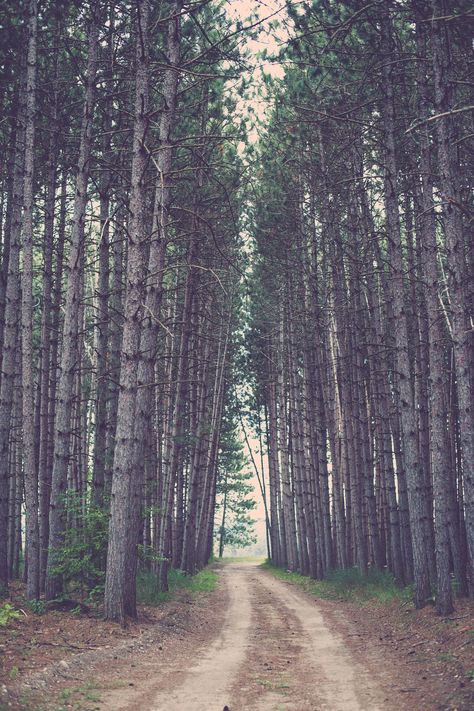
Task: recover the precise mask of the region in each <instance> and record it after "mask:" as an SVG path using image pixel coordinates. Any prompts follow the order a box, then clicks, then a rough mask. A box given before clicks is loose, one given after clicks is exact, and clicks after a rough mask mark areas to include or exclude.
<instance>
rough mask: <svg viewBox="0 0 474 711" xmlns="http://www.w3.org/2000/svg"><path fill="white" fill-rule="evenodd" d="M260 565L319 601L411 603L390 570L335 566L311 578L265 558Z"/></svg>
mask: <svg viewBox="0 0 474 711" xmlns="http://www.w3.org/2000/svg"><path fill="white" fill-rule="evenodd" d="M262 567H264V568H266V569H267V570H270V571H271V572H272V573H273V575H275V576H276V577H277V578H280V579H281V580H286V581H288V582H290V583H293V584H294V585H298V586H299V587H301V588H303V590H304V591H305V592H307V593H309V594H310V595H313V596H314V597H319V598H321V599H323V600H346V601H352V602H358V603H360V604H364V603H367V602H375V603H378V604H381V605H384V604H388V603H390V602H393V601H398V602H400V603H403V604H410V602H411V597H412V590H411V587H404V588H400V587H398V586H397V585H395V582H394V579H393V577H392V575H391V574H390V573H388V572H385V571H381V570H376V569H374V568H372V569H370V570H369V572H368V574H367V575H363V573H362V572H361V571H360V570H359V568H348V569H341V568H338V569H336V570H331V571H329V572H328V573H327V575H326V577H325V579H324V580H313V578H309V577H308V576H306V575H300V573H292V572H290V571H289V570H285V569H283V568H278V567H277V566H275V565H273V564H272V563H270V562H269V561H266V562H265V563H264V564H263V566H262Z"/></svg>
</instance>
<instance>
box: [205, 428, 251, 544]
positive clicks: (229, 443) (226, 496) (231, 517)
mask: <svg viewBox="0 0 474 711" xmlns="http://www.w3.org/2000/svg"><path fill="white" fill-rule="evenodd" d="M246 467H247V459H246V457H245V454H244V452H243V445H242V443H241V441H240V440H239V436H238V431H237V428H236V426H235V424H234V423H233V422H232V421H230V422H229V421H227V422H225V424H224V432H223V434H222V440H221V449H220V452H219V460H218V474H217V476H218V478H217V491H216V494H217V500H216V522H215V538H216V540H217V541H218V545H219V558H222V556H223V555H224V549H225V548H226V547H227V546H232V547H234V548H246V547H247V546H250V545H252V544H253V543H256V541H257V539H256V536H255V532H254V526H255V520H254V519H253V518H252V516H251V515H250V512H251V511H253V510H254V509H255V507H256V505H257V504H256V502H255V500H254V499H252V498H251V495H252V493H253V491H254V487H253V486H252V484H251V483H250V480H251V479H252V473H251V472H250V471H246Z"/></svg>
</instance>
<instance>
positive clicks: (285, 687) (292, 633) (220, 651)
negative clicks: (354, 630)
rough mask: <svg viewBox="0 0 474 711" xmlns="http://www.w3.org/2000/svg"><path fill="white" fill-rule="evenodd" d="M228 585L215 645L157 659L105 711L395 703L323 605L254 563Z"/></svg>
mask: <svg viewBox="0 0 474 711" xmlns="http://www.w3.org/2000/svg"><path fill="white" fill-rule="evenodd" d="M222 582H223V586H224V590H223V594H224V595H228V604H227V610H226V614H225V617H224V620H223V621H222V625H221V626H220V629H219V630H218V633H217V635H216V636H215V638H214V639H213V640H212V641H211V642H210V644H209V645H208V646H207V647H206V648H205V649H201V650H199V649H198V650H196V652H195V654H193V655H192V656H190V658H189V659H187V664H186V665H183V664H182V665H181V666H180V668H179V669H176V668H175V667H174V664H173V663H172V664H170V665H169V664H166V663H165V664H163V663H162V660H160V661H158V660H156V664H157V668H156V670H155V674H152V673H150V674H149V675H148V680H147V681H146V682H145V683H143V681H142V683H141V684H140V685H139V687H138V688H139V690H131V691H129V690H126V691H125V690H124V689H120V690H117V691H115V692H114V693H112V694H109V695H108V696H104V697H103V703H102V704H101V706H100V708H101V709H102V710H103V711H133V710H134V709H138V708H139V709H141V710H143V711H165V710H166V711H211V710H212V709H215V711H222V709H223V708H224V706H225V705H227V706H228V708H229V710H230V711H244V710H245V709H248V710H250V709H252V710H255V711H274V710H275V711H277V710H279V709H292V710H294V711H316V710H319V711H329V710H331V711H367V710H369V709H371V710H373V711H377V710H378V709H389V708H390V707H391V706H390V705H389V703H388V698H387V696H386V694H384V691H383V690H382V688H381V687H379V685H378V683H377V679H376V678H374V676H373V671H372V670H370V671H369V668H368V667H364V666H363V665H361V664H360V663H359V662H358V661H357V660H356V659H355V658H354V657H353V656H352V655H351V653H350V652H349V651H348V650H347V648H346V647H345V645H344V641H343V639H342V638H341V637H340V636H339V635H338V634H337V633H335V632H334V631H332V630H331V629H330V628H329V627H328V625H327V624H326V623H325V621H324V618H323V615H322V614H321V611H320V610H319V608H318V605H317V603H315V602H314V601H312V600H310V599H309V598H308V597H306V596H305V595H304V594H302V593H300V592H298V591H297V590H294V589H292V588H290V587H289V586H288V585H286V584H285V583H283V582H281V581H279V580H277V579H275V578H273V577H272V576H271V575H270V574H269V573H267V572H264V571H262V570H261V569H260V568H257V567H256V566H254V565H252V564H249V563H245V564H244V563H236V564H232V565H228V566H227V567H225V568H224V569H223V571H222ZM134 689H137V685H135V686H134ZM400 701H404V699H402V700H399V701H398V702H397V704H396V705H397V708H402V706H401V705H400Z"/></svg>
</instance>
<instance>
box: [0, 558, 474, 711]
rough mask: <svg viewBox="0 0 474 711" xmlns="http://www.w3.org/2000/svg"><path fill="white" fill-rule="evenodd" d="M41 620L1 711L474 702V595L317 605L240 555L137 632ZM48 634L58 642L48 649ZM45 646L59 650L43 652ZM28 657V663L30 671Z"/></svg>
mask: <svg viewBox="0 0 474 711" xmlns="http://www.w3.org/2000/svg"><path fill="white" fill-rule="evenodd" d="M27 622H28V620H24V621H21V620H20V621H18V625H17V626H18V628H19V629H18V630H13V631H14V632H18V633H19V631H20V629H21V627H22V625H23V627H25V624H26V623H27ZM35 624H38V625H43V629H39V628H38V629H37V630H36V631H35V633H34V634H35V640H36V641H35V645H34V647H32V648H31V650H30V649H29V648H27V647H26V646H23V647H22V646H21V645H20V646H19V647H18V650H17V655H16V657H11V658H9V659H10V661H9V664H13V663H15V665H16V666H17V667H18V668H19V670H20V672H19V674H20V676H21V679H20V678H19V679H17V680H15V681H14V682H10V680H8V681H7V686H4V687H3V688H0V711H3V709H4V708H5V709H9V710H10V709H11V710H12V711H17V709H18V711H20V709H21V711H25V710H26V709H27V710H28V711H33V709H34V711H38V710H39V709H41V711H50V710H51V711H52V710H53V709H54V711H57V710H58V709H59V708H60V709H61V711H63V710H66V709H67V710H69V709H71V710H74V711H223V710H224V709H226V708H227V709H228V710H229V711H377V710H379V709H380V710H382V709H383V710H384V711H395V709H397V711H448V710H449V711H465V710H467V709H469V710H470V709H472V708H474V684H473V683H472V682H471V677H472V675H471V672H470V670H471V669H473V670H474V657H473V650H474V629H473V628H474V624H473V616H472V603H470V602H468V601H465V602H464V603H463V604H462V605H461V604H460V605H459V606H458V609H457V612H456V615H455V616H454V617H451V618H448V619H442V618H438V617H436V615H435V613H434V611H433V610H432V609H428V608H427V609H425V610H421V611H415V610H413V609H407V608H406V607H400V605H399V604H394V606H393V609H392V607H390V606H385V607H379V608H377V607H376V606H374V605H368V606H364V607H361V606H360V605H356V604H352V603H340V602H335V601H329V600H315V599H313V598H312V597H311V596H310V595H308V594H306V593H304V592H303V591H302V590H300V589H299V588H298V587H296V586H294V585H291V584H289V583H287V582H283V581H281V580H279V579H277V578H275V577H274V576H273V575H272V574H271V573H270V572H268V571H265V570H264V569H262V568H260V567H258V566H257V565H256V564H255V565H253V564H251V563H244V562H234V563H230V564H227V565H224V566H222V565H221V566H219V582H218V586H217V589H216V590H215V591H214V592H213V593H210V594H209V593H206V594H201V595H198V596H193V595H191V594H189V593H184V594H181V595H180V596H179V597H178V598H177V599H175V600H173V601H170V602H168V603H165V604H164V605H163V606H160V607H159V608H155V609H154V611H152V610H149V609H148V608H144V609H143V610H142V611H141V616H140V618H139V620H138V622H137V623H135V624H134V625H132V626H130V627H129V628H128V630H120V628H118V627H117V626H114V625H112V624H111V623H104V622H103V621H100V620H88V619H84V620H82V621H81V620H77V621H76V620H74V624H73V628H72V632H71V634H73V633H74V634H76V635H79V633H80V635H79V636H78V637H76V640H78V641H77V642H76V643H74V642H73V639H72V637H71V636H70V635H69V636H68V637H66V634H65V630H66V629H69V626H70V624H72V622H69V617H68V616H67V615H59V613H58V616H57V617H55V616H54V615H53V616H51V619H49V618H48V620H44V619H43V618H39V620H37V621H36V622H35ZM53 624H56V625H57V626H58V627H57V630H56V632H57V634H56V636H54V637H53V636H52V627H51V625H53ZM45 626H46V627H45ZM50 628H51V629H50ZM93 628H94V629H95V630H96V635H95V636H91V635H92V629H93ZM27 629H29V627H25V630H24V631H23V634H26V631H27ZM41 633H43V634H41ZM46 633H47V635H46ZM10 635H11V632H10ZM44 636H47V638H48V641H47V642H43V643H42V644H43V645H46V646H39V645H40V644H41V642H40V641H38V640H39V638H41V637H44ZM79 640H80V643H79ZM66 642H67V648H68V649H69V653H68V654H65V646H64V645H65V644H66ZM86 642H87V646H86ZM51 645H53V646H51ZM99 645H100V646H99ZM22 649H23V652H22V655H21V656H19V653H20V651H21V650H22ZM41 649H43V650H44V651H46V650H48V652H49V653H51V655H53V656H52V657H51V656H49V659H47V658H46V657H45V654H44V653H43V656H42V658H41V657H40V658H38V654H39V653H40V651H41ZM29 651H30V652H31V659H30V658H29V656H28V652H29ZM60 655H62V656H60ZM20 660H23V661H20ZM26 660H29V661H26ZM33 660H34V662H35V663H34V665H33V663H32V661H33ZM41 661H42V665H43V666H42V668H39V666H38V664H39V663H40V662H41ZM45 662H46V663H47V666H46V667H45V666H44V663H45ZM27 663H28V664H29V665H30V667H29V669H30V670H29V671H26V669H25V670H23V667H22V666H21V665H22V664H23V665H26V664H27ZM14 668H16V667H14ZM11 678H12V675H11V674H10V679H11ZM7 687H8V688H7ZM25 699H26V700H27V701H26V702H25ZM3 704H5V705H3Z"/></svg>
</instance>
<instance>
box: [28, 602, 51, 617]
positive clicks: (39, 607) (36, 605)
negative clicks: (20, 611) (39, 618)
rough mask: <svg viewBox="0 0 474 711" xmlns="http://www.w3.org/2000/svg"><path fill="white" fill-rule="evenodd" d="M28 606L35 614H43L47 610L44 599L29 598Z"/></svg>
mask: <svg viewBox="0 0 474 711" xmlns="http://www.w3.org/2000/svg"><path fill="white" fill-rule="evenodd" d="M26 606H27V607H28V609H29V610H31V612H34V613H35V615H43V614H44V613H45V612H46V607H45V604H44V600H27V602H26Z"/></svg>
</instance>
